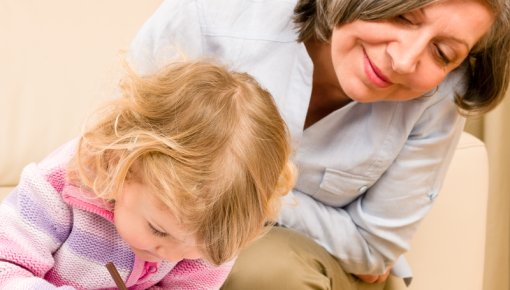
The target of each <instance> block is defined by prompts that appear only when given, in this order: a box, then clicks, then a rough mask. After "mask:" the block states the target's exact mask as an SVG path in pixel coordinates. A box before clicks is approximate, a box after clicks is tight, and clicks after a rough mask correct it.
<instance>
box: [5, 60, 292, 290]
mask: <svg viewBox="0 0 510 290" xmlns="http://www.w3.org/2000/svg"><path fill="white" fill-rule="evenodd" d="M120 87H121V92H122V97H121V98H118V99H115V100H113V101H111V102H110V103H108V104H107V105H106V106H104V107H103V109H102V110H100V111H99V112H98V113H99V114H98V115H97V118H96V119H94V120H95V121H94V122H93V123H91V125H89V126H88V127H87V128H86V129H85V132H84V133H83V134H82V136H81V137H80V138H79V139H77V140H74V141H72V142H70V143H68V144H65V145H63V146H62V147H61V148H59V149H58V150H56V151H55V152H54V153H52V154H51V155H50V156H48V157H47V158H46V159H44V160H43V161H42V162H40V163H38V164H30V165H28V166H27V167H26V168H25V169H24V170H23V173H22V175H21V179H20V182H19V185H18V186H17V188H16V189H15V190H14V191H13V192H12V193H11V194H10V195H9V196H8V197H7V198H6V199H5V201H4V203H3V204H2V205H1V206H0V219H1V220H2V226H1V227H0V288H2V289H53V288H58V289H98V288H103V289H104V288H115V287H116V285H115V282H114V280H113V279H112V277H111V276H110V274H109V272H108V270H107V268H106V267H105V264H107V263H108V262H110V261H111V262H113V263H114V264H115V265H116V267H117V269H118V270H119V272H120V275H121V277H122V279H123V280H124V281H125V284H126V286H127V287H129V289H148V288H151V289H218V288H219V287H220V286H221V285H222V283H223V281H224V280H225V279H226V277H227V275H228V273H229V271H230V269H231V267H232V265H233V262H234V260H235V256H236V255H237V254H238V253H239V250H240V249H242V248H243V247H245V246H246V245H247V244H248V243H249V242H251V241H253V240H254V239H256V238H258V237H260V236H261V235H262V234H263V233H264V232H265V231H266V228H267V227H266V226H267V225H268V224H270V222H271V221H272V220H273V218H275V215H276V213H277V210H278V206H279V200H280V197H281V196H282V195H284V194H286V192H287V191H288V190H289V189H290V187H291V186H292V182H293V179H294V171H293V169H292V168H293V167H292V165H291V163H290V162H289V155H290V153H291V151H290V147H289V137H288V133H287V129H286V126H285V124H284V121H283V120H282V118H281V117H280V115H279V113H278V110H277V108H276V106H275V104H274V103H273V100H272V97H271V95H270V94H269V93H268V92H267V91H265V90H263V89H262V88H261V87H260V86H259V85H258V84H257V82H256V81H255V80H254V79H253V78H251V77H250V76H248V75H247V74H243V73H235V72H230V71H228V70H226V69H225V68H223V67H221V66H218V65H215V64H212V63H210V62H207V61H203V60H199V61H193V62H184V61H182V62H175V63H173V64H171V65H169V66H168V67H165V68H163V69H162V70H160V71H158V72H156V73H155V74H153V75H149V76H144V77H141V76H138V75H136V74H135V73H133V72H132V71H129V70H128V74H127V77H126V78H125V79H124V81H122V82H121V86H120Z"/></svg>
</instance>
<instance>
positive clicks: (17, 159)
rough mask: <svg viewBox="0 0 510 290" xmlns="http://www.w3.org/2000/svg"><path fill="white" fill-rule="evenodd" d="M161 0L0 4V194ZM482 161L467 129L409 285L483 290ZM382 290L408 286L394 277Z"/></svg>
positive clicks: (106, 87) (73, 116)
mask: <svg viewBox="0 0 510 290" xmlns="http://www.w3.org/2000/svg"><path fill="white" fill-rule="evenodd" d="M160 2H161V1H160V0H144V1H138V0H110V1H101V0H89V1H78V0H48V1H26V0H3V1H2V2H1V4H0V39H2V41H1V44H0V48H1V49H0V51H1V54H0V63H1V64H2V65H1V66H0V199H1V198H2V197H3V196H5V194H7V192H9V191H10V190H11V189H12V187H13V186H15V185H16V183H17V180H18V176H19V173H20V171H21V169H22V167H23V166H24V165H25V164H27V163H29V162H32V161H37V160H40V159H41V158H42V157H43V156H45V155H46V154H48V153H49V152H50V151H51V150H52V149H54V148H56V147H57V146H58V145H59V144H61V143H63V142H65V141H66V140H69V139H70V138H72V137H74V136H76V134H78V132H79V130H80V125H81V124H82V122H83V121H84V119H85V116H86V114H87V113H88V112H90V111H91V110H92V108H94V107H96V106H97V105H98V104H99V103H100V102H101V101H102V100H104V99H106V98H109V97H110V96H112V95H114V89H113V88H114V84H115V82H116V80H117V76H118V73H117V72H118V68H119V67H120V66H119V59H120V58H119V57H118V55H119V50H120V49H125V48H126V47H127V46H128V44H129V42H130V40H131V39H132V38H133V36H134V33H135V32H136V30H137V29H138V28H139V27H140V25H141V24H142V23H143V21H144V20H145V19H146V18H147V17H148V16H149V15H150V14H151V13H152V11H153V10H154V9H155V8H156V7H157V5H158V4H159V3H160ZM487 192H488V167H487V156H486V152H485V147H484V145H483V143H481V142H480V141H479V140H478V139H476V138H474V137H473V136H471V135H469V134H467V133H464V134H463V135H462V138H461V141H460V144H459V146H458V148H457V151H456V153H455V156H454V158H453V162H452V165H451V167H450V170H449V172H448V175H447V178H446V180H445V184H444V188H443V190H442V192H441V193H440V195H439V197H438V198H437V199H436V203H437V204H436V205H435V207H434V208H433V209H432V212H431V213H430V215H429V216H428V217H427V219H426V220H425V221H424V222H423V224H422V226H421V228H420V230H419V232H418V233H417V235H416V237H415V239H414V242H413V245H412V249H411V251H410V252H409V253H408V255H407V256H408V259H409V261H410V262H411V264H412V265H413V268H414V277H415V278H414V281H413V283H412V284H411V287H410V288H407V289H414V290H443V289H444V290H457V289H459V290H480V289H482V278H483V265H484V245H485V221H486V202H487ZM388 289H399V290H400V289H406V288H405V286H403V283H402V282H401V281H400V280H398V279H391V283H390V285H389V286H388Z"/></svg>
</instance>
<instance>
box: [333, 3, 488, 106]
mask: <svg viewBox="0 0 510 290" xmlns="http://www.w3.org/2000/svg"><path fill="white" fill-rule="evenodd" d="M493 19H494V18H493V14H492V13H491V11H490V10H489V9H488V8H487V7H485V6H484V5H483V4H481V3H480V2H478V1H474V0H468V1H466V0H445V1H441V2H438V3H435V4H431V5H428V6H426V7H424V8H421V9H418V10H414V11H412V12H410V13H407V14H403V15H400V16H399V17H395V18H393V19H388V20H382V21H376V22H374V21H370V22H369V21H362V20H357V21H354V22H352V23H349V24H345V25H341V26H338V27H336V28H335V29H334V30H333V34H332V38H331V53H332V61H333V66H334V69H335V73H336V76H337V78H338V80H339V82H340V86H341V87H342V90H343V91H344V93H345V94H346V95H347V96H349V97H350V98H351V99H353V100H355V101H358V102H374V101H384V100H393V101H400V100H410V99H414V98H416V97H419V96H421V95H423V94H424V93H426V92H428V91H430V90H433V89H434V88H435V87H436V86H437V85H438V84H439V83H440V82H441V81H442V80H443V79H444V78H445V77H446V75H447V74H448V73H449V72H450V71H452V70H453V69H455V68H456V67H458V66H459V65H460V64H461V63H462V61H463V60H464V59H465V58H466V56H467V55H468V53H469V51H470V50H471V48H472V47H473V46H474V45H475V43H476V42H477V41H478V40H479V39H480V38H481V37H482V36H483V35H484V34H485V33H486V32H487V31H488V30H489V28H490V26H491V24H492V22H493Z"/></svg>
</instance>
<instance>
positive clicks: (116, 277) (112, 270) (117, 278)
mask: <svg viewBox="0 0 510 290" xmlns="http://www.w3.org/2000/svg"><path fill="white" fill-rule="evenodd" d="M106 268H107V269H108V272H110V275H111V276H112V278H113V281H115V284H117V288H119V289H120V290H128V288H127V287H126V284H124V281H123V280H122V277H120V274H119V271H117V268H115V265H114V264H113V262H108V263H106Z"/></svg>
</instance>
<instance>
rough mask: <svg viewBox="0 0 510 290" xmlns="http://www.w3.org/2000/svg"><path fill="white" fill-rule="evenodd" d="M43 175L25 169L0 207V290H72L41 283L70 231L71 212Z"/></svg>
mask: <svg viewBox="0 0 510 290" xmlns="http://www.w3.org/2000/svg"><path fill="white" fill-rule="evenodd" d="M45 174H46V173H44V172H42V171H41V169H40V168H39V167H38V166H37V165H35V164H30V165H28V166H26V167H25V168H24V170H23V172H22V175H21V178H20V182H19V185H18V186H17V187H16V188H15V189H14V190H13V192H11V193H10V194H9V195H8V196H7V197H6V199H5V200H4V201H3V203H2V204H1V205H0V220H1V221H2V222H1V223H2V226H1V227H0V289H66V290H67V289H74V288H73V287H68V286H63V287H59V288H57V287H55V286H53V285H51V284H50V283H49V282H47V281H45V280H44V276H45V274H46V273H47V272H48V271H49V270H50V269H51V268H52V267H53V266H54V259H53V253H54V252H55V251H56V250H57V249H58V248H59V247H60V245H61V244H62V243H63V242H64V241H65V239H66V237H67V236H68V234H69V231H70V229H71V209H70V208H69V206H68V205H66V204H65V203H64V202H63V200H62V198H61V195H60V194H59V192H58V191H57V189H56V188H55V185H54V184H50V182H49V181H48V179H47V176H45Z"/></svg>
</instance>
